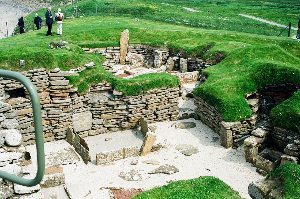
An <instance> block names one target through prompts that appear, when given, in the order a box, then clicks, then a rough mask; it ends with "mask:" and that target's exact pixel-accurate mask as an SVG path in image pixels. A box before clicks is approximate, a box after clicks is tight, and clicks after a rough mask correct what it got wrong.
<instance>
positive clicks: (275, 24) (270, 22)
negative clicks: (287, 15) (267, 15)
mask: <svg viewBox="0 0 300 199" xmlns="http://www.w3.org/2000/svg"><path fill="white" fill-rule="evenodd" d="M239 15H240V16H242V17H246V18H249V19H253V20H256V21H260V22H263V23H266V24H270V25H273V26H277V27H280V28H286V27H287V25H282V24H279V23H276V22H274V21H269V20H266V19H263V18H259V17H255V16H252V15H247V14H239ZM292 30H297V28H295V27H292Z"/></svg>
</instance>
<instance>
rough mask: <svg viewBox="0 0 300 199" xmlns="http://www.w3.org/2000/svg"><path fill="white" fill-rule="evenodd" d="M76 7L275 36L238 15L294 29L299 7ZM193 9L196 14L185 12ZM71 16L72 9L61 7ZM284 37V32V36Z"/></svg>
mask: <svg viewBox="0 0 300 199" xmlns="http://www.w3.org/2000/svg"><path fill="white" fill-rule="evenodd" d="M77 2H78V3H77V4H76V6H78V7H79V8H80V12H79V13H80V15H84V16H95V15H98V16H128V17H134V18H139V19H150V20H153V21H161V22H167V23H171V24H179V25H185V26H192V27H199V28H205V29H214V30H230V31H239V32H247V33H255V34H264V35H273V36H275V35H278V34H279V33H280V31H281V30H282V28H278V27H275V26H272V25H267V24H264V23H261V22H257V21H255V20H252V19H247V18H244V17H241V16H239V14H241V13H242V14H250V15H254V16H256V17H262V18H265V19H268V20H273V21H275V22H278V23H282V24H284V25H287V24H288V23H289V22H292V23H293V26H296V24H297V22H298V19H299V13H298V11H299V9H300V5H299V3H297V1H290V0H266V1H260V0H252V1H249V0H193V1H187V0H176V1H174V0H167V1H166V0H143V1H141V0H126V1H124V0H81V1H77ZM188 9H194V10H196V11H197V12H191V11H188ZM63 10H64V12H65V13H66V14H67V16H72V14H73V13H74V9H73V7H72V6H68V7H64V8H63ZM285 35H287V33H285Z"/></svg>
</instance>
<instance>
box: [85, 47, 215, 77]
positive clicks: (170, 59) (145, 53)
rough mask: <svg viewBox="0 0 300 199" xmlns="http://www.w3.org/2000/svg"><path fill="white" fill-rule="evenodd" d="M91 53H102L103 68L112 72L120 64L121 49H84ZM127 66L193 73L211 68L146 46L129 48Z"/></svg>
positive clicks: (198, 61)
mask: <svg viewBox="0 0 300 199" xmlns="http://www.w3.org/2000/svg"><path fill="white" fill-rule="evenodd" d="M84 50H85V51H86V52H89V53H100V54H102V55H103V56H104V57H105V58H106V61H105V62H104V64H103V66H104V67H105V69H106V70H108V71H110V72H114V71H113V67H112V66H113V65H118V64H120V47H108V48H95V49H90V48H84ZM125 64H127V65H131V66H132V67H142V66H143V67H146V68H161V69H162V70H163V71H180V72H182V73H185V72H193V71H198V70H202V69H204V68H206V67H209V66H210V64H206V63H205V62H204V60H202V59H200V58H192V57H187V56H184V55H181V54H179V53H177V54H174V53H173V52H171V51H170V50H169V49H167V48H157V47H151V46H146V45H131V46H129V47H128V52H127V56H126V59H125Z"/></svg>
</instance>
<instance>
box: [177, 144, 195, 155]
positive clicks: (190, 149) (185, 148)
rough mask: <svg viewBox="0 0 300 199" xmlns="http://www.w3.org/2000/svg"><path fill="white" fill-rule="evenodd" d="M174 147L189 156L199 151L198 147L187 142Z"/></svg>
mask: <svg viewBox="0 0 300 199" xmlns="http://www.w3.org/2000/svg"><path fill="white" fill-rule="evenodd" d="M175 149H176V150H177V151H179V152H180V153H182V154H183V155H185V156H191V155H194V154H197V153H199V149H198V148H197V147H195V146H193V145H189V144H180V145H177V146H176V147H175Z"/></svg>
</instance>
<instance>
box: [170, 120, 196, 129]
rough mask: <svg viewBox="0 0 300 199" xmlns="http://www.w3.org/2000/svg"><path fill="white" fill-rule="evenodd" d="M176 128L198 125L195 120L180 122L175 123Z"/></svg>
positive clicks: (188, 127) (189, 127) (190, 127)
mask: <svg viewBox="0 0 300 199" xmlns="http://www.w3.org/2000/svg"><path fill="white" fill-rule="evenodd" d="M175 127H176V128H179V129H192V128H195V127H196V123H195V122H179V123H177V124H176V125H175Z"/></svg>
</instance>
